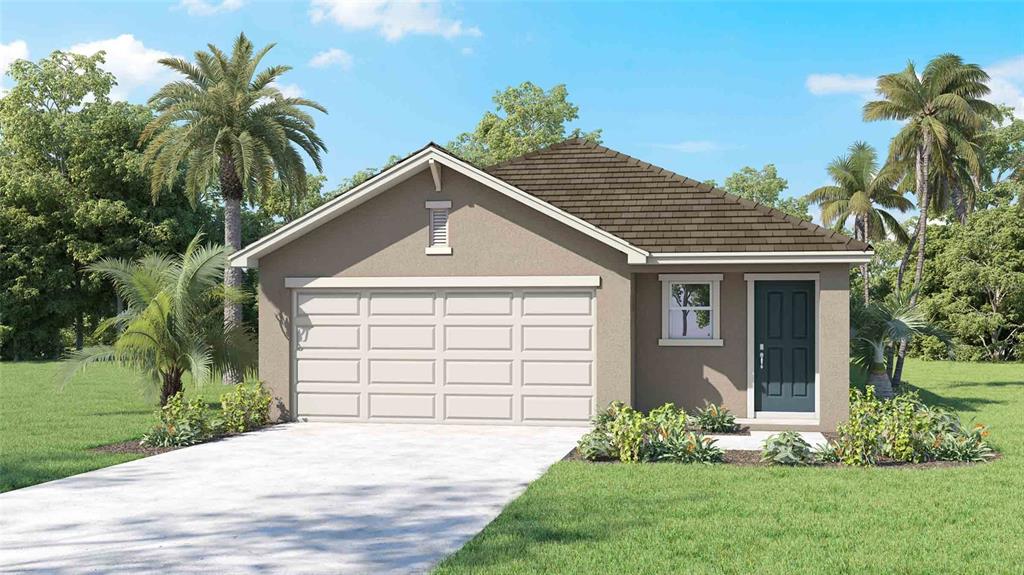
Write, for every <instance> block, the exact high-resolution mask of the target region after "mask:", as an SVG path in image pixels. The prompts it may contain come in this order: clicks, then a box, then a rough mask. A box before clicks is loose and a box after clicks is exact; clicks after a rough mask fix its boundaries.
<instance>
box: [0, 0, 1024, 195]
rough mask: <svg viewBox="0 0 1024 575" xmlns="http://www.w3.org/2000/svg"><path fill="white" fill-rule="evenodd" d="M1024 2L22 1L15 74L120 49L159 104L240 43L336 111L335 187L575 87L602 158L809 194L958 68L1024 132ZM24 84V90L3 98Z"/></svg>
mask: <svg viewBox="0 0 1024 575" xmlns="http://www.w3.org/2000/svg"><path fill="white" fill-rule="evenodd" d="M1022 21H1024V3H993V4H980V3H969V4H959V3H951V2H944V3H939V4H926V3H921V2H915V3H911V4H892V3H885V4H869V3H861V4H842V3H834V2H829V3H815V4H804V3H781V4H776V3H767V2H759V3H747V4H740V3H710V2H702V3H657V4H638V3H628V4H626V3H609V2H602V3H555V2H531V3H515V4H513V3H498V2H440V3H432V2H405V3H397V2H389V1H384V0H378V1H372V2H361V3H355V4H353V3H351V2H339V1H333V0H313V1H311V2H310V1H303V2H258V1H247V0H227V1H224V2H222V1H220V0H217V1H212V0H184V1H181V2H178V1H175V2H166V3H162V2H137V3H129V2H106V3H103V2H75V3H46V2H40V1H36V2H9V1H6V0H5V2H4V3H3V4H2V6H0V66H4V67H6V65H7V62H9V61H10V60H11V59H12V58H17V57H26V56H27V57H31V58H40V57H42V56H45V55H46V54H48V53H49V52H50V51H52V50H55V49H73V50H75V51H83V52H91V51H94V50H96V49H100V48H102V49H106V50H107V52H108V67H109V69H110V70H111V71H113V72H115V73H116V74H117V75H118V76H119V79H120V80H121V84H122V85H121V86H120V87H119V88H118V90H117V93H116V94H115V95H116V96H117V97H119V98H123V99H127V100H129V101H133V102H142V101H145V99H146V98H147V97H148V96H149V94H151V93H152V91H153V90H154V89H155V88H156V87H158V86H159V85H161V84H162V83H163V82H166V81H168V80H169V79H172V78H173V76H172V75H171V74H169V73H167V72H166V71H164V70H162V69H161V68H160V66H159V65H157V64H155V61H156V59H158V58H159V57H162V56H165V55H167V54H174V55H185V56H187V55H190V54H191V53H192V52H194V51H195V50H197V49H200V48H203V47H204V46H205V44H206V43H207V42H213V43H215V44H217V45H218V46H221V47H223V48H225V49H229V48H230V44H231V41H232V39H233V37H234V36H235V35H237V34H238V32H239V31H244V32H245V33H246V34H248V35H249V36H250V38H252V39H253V41H254V42H255V43H256V44H258V45H262V44H265V43H269V42H276V43H277V47H276V48H275V49H274V50H273V51H272V52H271V54H270V56H269V57H268V60H267V61H268V63H283V64H289V65H292V66H294V67H295V69H294V70H293V71H292V72H290V73H288V74H287V75H286V76H285V78H284V80H283V82H282V88H283V89H285V90H286V91H290V92H295V93H301V94H302V95H304V96H306V97H309V98H312V99H314V100H317V101H319V102H320V103H322V104H324V105H325V106H326V107H327V108H328V110H329V112H330V113H329V115H327V116H323V117H321V118H319V120H318V121H319V131H320V133H321V135H322V136H323V137H324V139H325V140H326V142H327V145H328V148H329V151H328V154H327V156H326V162H325V174H326V175H327V177H328V181H329V185H331V186H333V185H335V184H336V183H338V182H339V181H341V180H342V179H344V178H345V177H347V176H348V175H350V174H351V173H352V172H354V171H355V170H358V169H361V168H365V167H368V166H375V165H379V164H381V163H382V162H383V161H384V160H385V159H386V158H387V157H388V156H389V155H390V154H405V153H407V152H410V151H412V150H414V149H416V148H418V147H420V146H422V145H423V144H424V143H426V142H427V141H430V140H434V141H437V142H439V143H441V144H444V143H446V142H447V141H449V140H450V139H451V138H453V137H454V136H455V135H457V134H458V133H460V132H462V131H466V130H470V129H472V127H473V126H474V125H475V123H476V121H477V120H478V119H479V117H480V116H481V114H482V113H483V112H484V111H485V110H487V109H491V108H492V103H491V100H490V98H491V96H492V95H493V93H494V91H495V90H497V89H500V88H504V87H506V86H508V85H512V84H519V83H520V82H523V81H526V80H530V81H533V82H535V83H537V84H539V85H541V86H544V87H550V86H552V85H554V84H557V83H565V84H567V85H568V88H569V93H570V99H571V100H572V101H573V102H575V103H576V104H577V105H579V107H580V119H579V120H578V122H577V123H576V126H579V127H581V128H583V129H586V130H589V129H593V128H602V129H603V130H604V141H605V144H606V145H608V146H610V147H612V148H615V149H618V150H621V151H623V152H625V153H628V154H631V155H634V156H637V157H639V158H642V159H644V160H647V161H650V162H653V163H655V164H658V165H661V166H664V167H666V168H669V169H672V170H675V171H677V172H680V173H682V174H684V175H687V176H689V177H692V178H695V179H700V180H705V179H709V178H714V179H716V180H718V181H719V182H721V181H722V180H723V179H724V178H725V177H726V176H727V175H728V174H730V173H731V172H733V171H735V170H736V169H738V168H740V167H742V166H744V165H753V166H757V167H760V166H762V165H763V164H766V163H774V164H776V165H777V166H778V169H779V173H780V174H781V175H782V176H783V177H785V178H787V179H788V180H789V182H790V189H789V193H790V194H793V195H802V194H804V193H806V192H808V191H809V190H811V189H813V188H815V187H817V186H820V185H822V184H824V183H826V176H825V172H824V168H825V165H826V164H827V163H828V162H829V161H830V160H831V159H832V158H833V157H835V156H836V155H838V154H840V153H843V152H844V150H845V149H846V148H847V147H848V146H849V145H850V144H851V143H852V142H854V141H855V140H866V141H868V142H869V143H872V144H874V145H875V146H876V147H878V148H879V149H880V150H881V151H882V153H884V149H885V147H886V145H887V142H888V139H889V137H891V135H892V134H893V133H894V132H895V130H896V128H897V126H896V125H895V124H893V123H875V124H866V123H864V122H863V121H861V106H862V105H863V103H864V102H865V101H866V99H867V98H868V97H869V96H870V93H871V86H872V81H871V79H872V78H873V77H875V76H877V75H878V74H882V73H886V72H892V71H897V70H899V69H901V68H902V67H903V66H904V65H905V64H906V62H907V60H913V61H915V62H916V63H918V64H919V65H922V66H923V64H924V63H926V62H927V60H928V59H929V58H931V57H933V56H935V55H937V54H940V53H943V52H956V53H958V54H960V55H961V56H963V57H964V58H965V59H966V60H968V61H970V62H975V63H978V64H981V65H983V66H985V67H986V69H988V70H989V71H990V73H992V75H993V88H994V92H995V93H994V94H993V99H995V100H998V101H1001V102H1004V103H1007V104H1011V105H1014V106H1016V108H1017V110H1018V114H1024V32H1022V30H1024V29H1022V28H1021V25H1020V23H1021V22H1022ZM6 82H7V83H8V84H9V82H10V80H9V79H8V80H6Z"/></svg>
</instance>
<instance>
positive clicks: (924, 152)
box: [892, 134, 931, 385]
mask: <svg viewBox="0 0 1024 575" xmlns="http://www.w3.org/2000/svg"><path fill="white" fill-rule="evenodd" d="M930 156H931V136H930V134H925V135H924V143H923V144H922V145H920V146H918V148H917V158H916V166H915V168H916V170H917V197H918V201H919V204H918V209H919V210H920V214H918V217H917V266H916V267H915V268H914V287H913V291H912V292H910V305H911V306H913V305H914V304H916V303H917V294H918V291H919V290H920V288H921V277H922V276H923V275H924V257H925V253H924V246H925V242H926V240H927V235H928V206H929V203H930V200H931V198H930V197H929V196H928V192H929V190H928V173H929V172H928V161H929V159H930ZM908 343H909V340H906V339H905V340H903V341H901V342H900V350H899V354H898V356H897V357H896V368H895V369H894V370H893V374H892V375H893V377H892V383H893V385H900V383H901V382H902V381H903V379H902V378H903V362H904V361H906V359H907V344H908Z"/></svg>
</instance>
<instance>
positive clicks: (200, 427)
mask: <svg viewBox="0 0 1024 575" xmlns="http://www.w3.org/2000/svg"><path fill="white" fill-rule="evenodd" d="M158 416H159V418H160V422H159V423H158V424H157V425H156V426H155V427H153V429H151V430H150V432H149V433H147V434H145V435H143V436H142V440H141V441H140V443H141V444H142V445H144V446H146V447H184V446H186V445H195V444H197V443H202V442H204V441H207V440H209V439H210V438H211V437H213V435H214V432H213V427H212V426H211V425H210V420H209V416H208V413H207V409H206V403H204V402H203V400H202V398H199V397H193V398H192V399H190V400H188V401H185V394H184V392H181V391H179V392H178V393H176V394H174V395H172V396H170V397H169V398H167V404H166V405H164V406H163V407H162V408H161V409H160V411H159V412H158Z"/></svg>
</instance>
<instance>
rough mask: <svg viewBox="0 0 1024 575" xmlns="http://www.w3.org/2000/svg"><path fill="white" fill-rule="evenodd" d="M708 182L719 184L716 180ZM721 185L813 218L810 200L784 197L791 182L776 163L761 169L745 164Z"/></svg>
mask: <svg viewBox="0 0 1024 575" xmlns="http://www.w3.org/2000/svg"><path fill="white" fill-rule="evenodd" d="M707 183H709V184H711V185H713V186H718V184H717V182H715V181H714V180H708V182H707ZM720 187H721V188H722V189H723V190H725V191H727V192H729V193H730V194H733V195H734V196H739V197H741V198H746V199H748V200H750V201H752V202H758V203H760V204H764V205H766V206H769V207H772V208H776V209H778V210H781V211H783V212H785V213H787V214H789V215H791V216H796V217H798V218H800V219H802V220H807V221H810V219H811V214H810V213H808V211H807V208H808V206H809V205H810V202H808V201H807V200H806V199H804V198H794V197H783V195H782V192H784V191H786V189H787V188H788V187H789V182H788V181H787V180H786V179H785V178H782V177H780V176H779V171H778V169H776V168H775V164H765V166H764V167H763V168H761V169H760V170H757V169H754V168H752V167H750V166H744V167H742V168H740V169H739V170H736V171H735V172H733V173H732V174H731V175H730V176H729V177H727V178H725V183H724V184H722V185H721V186H720Z"/></svg>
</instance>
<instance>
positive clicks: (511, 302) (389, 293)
mask: <svg viewBox="0 0 1024 575" xmlns="http://www.w3.org/2000/svg"><path fill="white" fill-rule="evenodd" d="M295 306H296V315H295V317H296V324H295V342H296V344H295V350H294V357H295V386H294V390H295V400H296V405H297V415H298V417H299V418H300V419H305V420H333V421H341V420H352V421H382V422H384V421H386V422H419V423H423V422H438V423H494V424H506V425H508V424H537V425H564V424H585V423H586V422H587V421H588V420H589V418H590V417H591V415H592V414H593V412H594V386H595V381H594V347H595V346H594V338H595V330H594V325H595V309H594V308H595V305H594V290H592V289H570V288H561V289H534V288H515V289H513V288H509V289H498V288H495V289H465V288H460V289H454V288H453V289H428V290H404V289H362V290H305V291H303V290H299V291H297V292H296V294H295Z"/></svg>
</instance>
